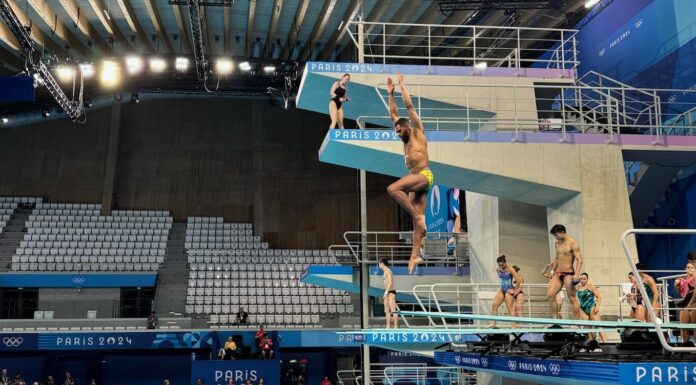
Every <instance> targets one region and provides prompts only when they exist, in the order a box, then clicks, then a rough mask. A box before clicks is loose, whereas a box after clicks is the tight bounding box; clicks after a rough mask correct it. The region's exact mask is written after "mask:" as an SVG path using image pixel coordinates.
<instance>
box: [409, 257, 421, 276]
mask: <svg viewBox="0 0 696 385" xmlns="http://www.w3.org/2000/svg"><path fill="white" fill-rule="evenodd" d="M421 263H423V258H421V257H415V258H411V259H409V261H408V273H409V274H413V271H414V270H415V269H416V267H417V266H418V265H420V264H421Z"/></svg>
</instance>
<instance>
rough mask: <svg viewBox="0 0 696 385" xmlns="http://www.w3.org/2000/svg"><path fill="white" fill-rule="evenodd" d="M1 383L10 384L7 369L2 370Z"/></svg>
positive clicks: (0, 384) (3, 384) (1, 384)
mask: <svg viewBox="0 0 696 385" xmlns="http://www.w3.org/2000/svg"><path fill="white" fill-rule="evenodd" d="M0 385H10V375H9V374H8V373H7V369H3V370H2V375H0Z"/></svg>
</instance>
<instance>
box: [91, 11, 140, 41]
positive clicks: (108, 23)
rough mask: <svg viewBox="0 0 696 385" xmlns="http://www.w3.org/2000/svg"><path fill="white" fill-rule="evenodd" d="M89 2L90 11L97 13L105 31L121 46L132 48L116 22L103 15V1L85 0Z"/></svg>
mask: <svg viewBox="0 0 696 385" xmlns="http://www.w3.org/2000/svg"><path fill="white" fill-rule="evenodd" d="M87 1H88V2H89V5H90V7H92V11H94V13H96V14H97V18H98V19H99V21H100V22H101V23H102V25H103V26H104V29H106V31H107V33H108V34H109V35H115V36H116V39H117V40H118V42H119V43H120V44H121V46H122V47H123V48H125V49H132V48H133V47H131V44H130V41H129V40H128V39H126V37H125V36H124V35H123V33H122V32H121V30H120V29H119V28H118V26H117V25H116V23H115V22H114V20H113V19H111V18H109V19H108V20H107V18H106V17H105V16H104V10H105V9H106V7H105V6H104V3H103V2H102V0H87Z"/></svg>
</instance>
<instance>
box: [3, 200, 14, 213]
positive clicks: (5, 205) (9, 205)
mask: <svg viewBox="0 0 696 385" xmlns="http://www.w3.org/2000/svg"><path fill="white" fill-rule="evenodd" d="M16 208H17V203H13V202H0V209H11V210H13V211H14V209H16Z"/></svg>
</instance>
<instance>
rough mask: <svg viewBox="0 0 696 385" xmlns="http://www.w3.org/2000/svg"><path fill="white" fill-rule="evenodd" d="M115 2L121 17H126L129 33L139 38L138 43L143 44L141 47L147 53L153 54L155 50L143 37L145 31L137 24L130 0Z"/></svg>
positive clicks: (147, 39)
mask: <svg viewBox="0 0 696 385" xmlns="http://www.w3.org/2000/svg"><path fill="white" fill-rule="evenodd" d="M116 2H117V3H118V7H119V8H121V12H123V15H124V16H125V17H126V22H127V23H128V27H130V29H131V33H135V34H137V35H138V38H140V41H141V42H142V43H143V47H145V49H146V50H147V51H148V52H149V53H153V52H155V48H154V47H153V46H152V43H151V41H150V39H149V38H148V36H147V35H145V31H144V30H143V28H142V27H141V26H140V23H139V22H138V18H137V16H136V14H135V11H134V10H133V6H132V5H131V2H130V0H116ZM145 3H147V1H145Z"/></svg>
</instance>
